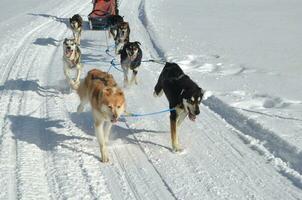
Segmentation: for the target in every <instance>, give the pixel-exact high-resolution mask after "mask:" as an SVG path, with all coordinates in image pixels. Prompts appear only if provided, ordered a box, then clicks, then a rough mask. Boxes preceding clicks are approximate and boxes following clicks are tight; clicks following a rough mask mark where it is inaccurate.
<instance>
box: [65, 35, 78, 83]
mask: <svg viewBox="0 0 302 200" xmlns="http://www.w3.org/2000/svg"><path fill="white" fill-rule="evenodd" d="M63 62H64V74H65V77H66V80H67V82H68V83H69V84H70V86H71V88H73V89H77V87H78V85H79V83H80V76H81V72H82V65H81V50H80V48H79V47H78V45H77V44H76V42H75V39H67V38H65V39H64V42H63ZM73 69H76V71H77V75H76V79H75V80H73V79H72V78H70V71H71V70H73Z"/></svg>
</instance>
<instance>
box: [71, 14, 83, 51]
mask: <svg viewBox="0 0 302 200" xmlns="http://www.w3.org/2000/svg"><path fill="white" fill-rule="evenodd" d="M69 23H70V27H71V30H72V33H73V37H74V39H75V42H76V43H77V44H78V45H80V42H81V41H80V40H81V34H82V29H83V19H82V17H81V16H80V15H79V14H76V15H74V16H72V18H69Z"/></svg>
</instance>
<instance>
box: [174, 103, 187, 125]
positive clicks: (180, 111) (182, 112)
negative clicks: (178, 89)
mask: <svg viewBox="0 0 302 200" xmlns="http://www.w3.org/2000/svg"><path fill="white" fill-rule="evenodd" d="M176 114H177V118H176V125H177V127H179V126H180V124H181V123H182V122H183V121H184V119H185V118H186V116H187V115H188V113H187V112H186V111H185V110H183V109H180V108H178V107H176Z"/></svg>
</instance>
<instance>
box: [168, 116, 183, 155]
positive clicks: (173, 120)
mask: <svg viewBox="0 0 302 200" xmlns="http://www.w3.org/2000/svg"><path fill="white" fill-rule="evenodd" d="M176 121H177V113H176V111H175V110H173V111H171V112H170V130H171V140H172V151H174V152H178V151H180V150H181V149H180V147H179V143H178V135H177V126H176Z"/></svg>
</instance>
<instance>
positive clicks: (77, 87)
mask: <svg viewBox="0 0 302 200" xmlns="http://www.w3.org/2000/svg"><path fill="white" fill-rule="evenodd" d="M70 85H71V88H72V89H74V90H77V89H79V86H80V81H72V83H70Z"/></svg>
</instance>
